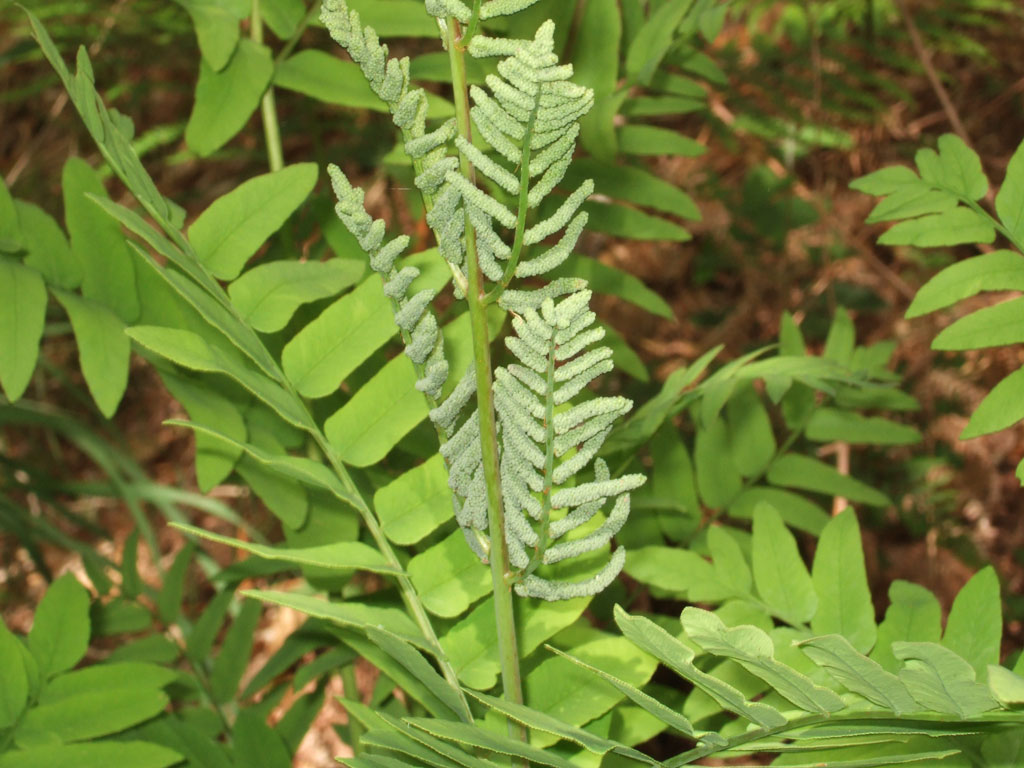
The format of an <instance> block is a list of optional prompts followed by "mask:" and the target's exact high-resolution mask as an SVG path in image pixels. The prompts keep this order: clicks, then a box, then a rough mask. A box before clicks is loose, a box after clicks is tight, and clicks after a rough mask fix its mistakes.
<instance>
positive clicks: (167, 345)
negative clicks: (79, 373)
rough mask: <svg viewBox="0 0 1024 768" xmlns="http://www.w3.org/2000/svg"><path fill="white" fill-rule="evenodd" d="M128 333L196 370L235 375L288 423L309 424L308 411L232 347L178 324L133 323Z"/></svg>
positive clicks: (179, 363) (159, 352) (177, 362)
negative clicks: (236, 353)
mask: <svg viewBox="0 0 1024 768" xmlns="http://www.w3.org/2000/svg"><path fill="white" fill-rule="evenodd" d="M127 333H128V335H129V336H131V337H132V338H133V339H135V341H137V342H138V343H139V344H141V345H142V346H143V347H145V348H147V349H149V350H152V351H153V352H155V353H157V354H158V355H161V356H163V357H166V358H167V359H168V360H170V361H171V362H172V363H176V364H178V365H180V366H183V367H185V368H191V369H192V370H195V371H206V372H209V373H222V374H224V375H225V376H228V377H230V378H232V379H234V380H235V381H237V382H238V383H239V384H241V385H242V386H243V387H245V388H246V389H247V390H249V391H250V392H251V393H252V394H254V395H256V397H258V398H259V399H260V400H261V401H263V403H264V404H266V405H268V406H269V407H270V408H271V409H273V410H274V411H275V412H276V413H277V414H278V415H279V416H281V418H283V419H284V420H285V421H286V422H288V423H289V424H292V425H294V426H297V427H299V428H300V429H303V428H306V427H307V426H309V414H308V413H306V412H305V411H304V410H303V409H302V408H301V407H300V406H299V405H298V404H297V403H296V402H295V399H294V398H293V397H292V396H291V395H289V394H288V392H286V391H285V390H284V388H283V387H281V386H280V385H279V384H277V383H276V382H274V381H271V380H270V379H268V378H266V377H265V376H264V375H263V374H262V373H260V372H258V371H256V370H254V369H252V368H251V367H249V366H248V365H247V364H246V363H245V362H244V361H243V360H241V359H239V358H238V357H237V355H235V354H234V353H233V352H232V351H231V350H229V349H226V348H224V347H221V346H220V345H216V346H214V345H211V344H210V343H208V342H207V340H206V339H204V338H202V337H201V336H199V335H198V334H195V333H192V332H191V331H186V330H182V329H178V328H159V327H157V326H152V325H136V326H134V327H132V328H129V329H128V331H127Z"/></svg>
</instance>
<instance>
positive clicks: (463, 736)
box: [405, 717, 576, 768]
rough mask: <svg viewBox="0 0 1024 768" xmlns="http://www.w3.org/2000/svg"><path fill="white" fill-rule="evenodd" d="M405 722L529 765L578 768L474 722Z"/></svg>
mask: <svg viewBox="0 0 1024 768" xmlns="http://www.w3.org/2000/svg"><path fill="white" fill-rule="evenodd" d="M405 722H407V723H409V724H410V725H412V726H413V727H415V728H420V729H422V730H424V731H426V732H427V733H429V734H431V735H432V736H436V737H438V738H440V739H446V740H448V741H454V742H456V743H458V744H463V745H466V746H470V747H477V748H479V749H485V750H487V751H488V752H497V753H498V754H502V755H512V756H513V757H520V758H522V759H523V760H525V761H528V763H527V764H529V763H536V764H538V765H549V766H552V768H576V766H575V765H574V764H573V763H570V762H569V761H568V760H566V759H565V758H564V757H559V756H558V755H556V754H555V753H553V752H552V751H551V750H547V749H538V748H537V747H535V746H532V745H530V744H524V743H523V742H521V741H515V740H513V739H510V738H509V737H507V736H503V735H500V734H497V733H494V732H493V731H490V730H487V729H484V728H480V727H479V726H476V725H473V724H470V723H454V722H450V721H448V720H432V719H428V718H423V717H407V718H405Z"/></svg>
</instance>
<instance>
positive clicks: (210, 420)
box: [160, 371, 248, 493]
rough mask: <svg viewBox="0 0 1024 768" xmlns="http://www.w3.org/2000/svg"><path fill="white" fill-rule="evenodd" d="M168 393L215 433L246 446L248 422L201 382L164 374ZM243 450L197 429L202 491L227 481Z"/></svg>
mask: <svg viewBox="0 0 1024 768" xmlns="http://www.w3.org/2000/svg"><path fill="white" fill-rule="evenodd" d="M160 376H161V378H162V379H163V382H164V384H165V385H166V386H167V389H168V391H169V392H170V393H171V395H172V396H173V397H174V399H175V400H177V401H178V402H180V403H181V404H182V406H184V408H185V410H186V411H187V412H188V415H189V417H190V418H191V419H192V420H193V421H196V422H199V423H201V424H207V425H209V426H210V427H211V428H212V429H213V430H214V431H215V432H218V433H220V434H223V435H226V436H227V437H229V438H231V439H232V440H234V441H235V442H236V443H239V444H241V443H244V442H245V440H246V437H247V435H248V433H247V430H246V428H245V420H244V419H243V418H242V414H241V413H239V412H238V408H237V407H236V406H235V404H234V403H232V402H231V401H230V400H229V399H227V398H226V397H224V396H222V395H220V394H218V393H217V392H216V391H215V390H214V388H213V387H211V386H202V384H201V383H200V381H198V380H195V379H192V378H186V377H184V376H178V375H175V374H172V373H170V372H167V371H164V372H162V373H161V374H160ZM241 455H242V448H241V447H239V445H233V444H231V443H228V442H226V441H224V440H220V439H218V438H216V437H213V436H211V435H210V434H208V433H206V432H203V431H200V430H196V480H197V482H198V483H199V489H200V490H201V491H203V492H204V493H207V492H209V491H210V490H211V489H212V488H213V487H214V486H216V485H219V484H220V483H222V482H224V480H225V479H226V478H227V476H228V475H230V474H231V472H232V471H233V470H234V468H235V464H236V463H237V462H238V458H239V457H240V456H241Z"/></svg>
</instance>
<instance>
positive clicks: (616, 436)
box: [602, 345, 722, 455]
mask: <svg viewBox="0 0 1024 768" xmlns="http://www.w3.org/2000/svg"><path fill="white" fill-rule="evenodd" d="M721 351H722V345H719V346H717V347H714V348H712V349H709V350H708V351H707V352H705V353H704V354H703V355H701V356H700V357H699V358H697V359H696V360H694V361H693V363H692V364H691V365H689V366H683V367H682V368H678V369H676V370H675V371H673V372H672V373H670V374H669V375H668V378H666V379H665V383H664V384H662V386H661V391H659V392H658V394H657V395H655V396H654V397H652V398H651V399H650V400H648V401H647V402H646V403H644V404H643V405H641V406H640V407H639V408H637V410H636V412H635V413H634V414H633V416H632V417H631V418H630V419H629V421H627V422H626V423H625V424H624V425H622V426H621V427H618V428H616V429H615V430H613V431H612V434H611V436H610V438H609V440H608V442H606V443H605V448H604V450H603V451H602V455H613V454H615V453H618V452H621V451H626V450H630V449H633V448H636V447H637V446H638V445H640V444H642V443H645V442H647V440H649V439H650V438H651V436H652V435H654V433H655V432H657V431H658V428H659V427H661V425H662V424H663V423H664V421H665V419H667V418H668V416H669V415H670V414H671V413H672V412H673V410H674V409H675V408H676V406H677V404H678V402H679V400H680V399H681V398H682V397H683V393H684V392H685V390H686V389H687V387H689V386H690V385H691V384H693V383H694V382H695V381H696V380H697V379H698V378H699V377H700V375H701V374H702V373H704V371H705V370H706V369H707V367H708V366H709V365H710V364H711V361H712V360H714V359H715V357H717V356H718V353H719V352H721Z"/></svg>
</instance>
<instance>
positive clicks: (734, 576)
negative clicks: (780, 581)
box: [708, 525, 754, 596]
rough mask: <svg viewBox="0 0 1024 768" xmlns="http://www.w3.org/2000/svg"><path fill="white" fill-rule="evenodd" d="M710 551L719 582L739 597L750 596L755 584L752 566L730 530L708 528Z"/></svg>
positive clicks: (717, 527) (715, 527)
mask: <svg viewBox="0 0 1024 768" xmlns="http://www.w3.org/2000/svg"><path fill="white" fill-rule="evenodd" d="M708 549H710V550H711V562H712V564H713V565H714V568H715V575H716V576H717V577H718V580H719V581H720V582H721V583H722V584H724V585H726V586H727V587H729V589H730V590H731V591H732V592H734V593H735V594H736V595H738V596H739V595H746V594H749V592H750V589H751V587H752V586H753V583H754V582H753V576H752V575H751V572H750V566H749V565H748V564H747V558H746V557H745V556H744V555H743V549H742V548H741V547H740V545H739V543H738V542H737V541H736V539H735V538H734V537H733V535H732V534H731V533H729V529H728V528H725V527H723V526H720V525H713V526H711V527H710V528H708Z"/></svg>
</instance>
